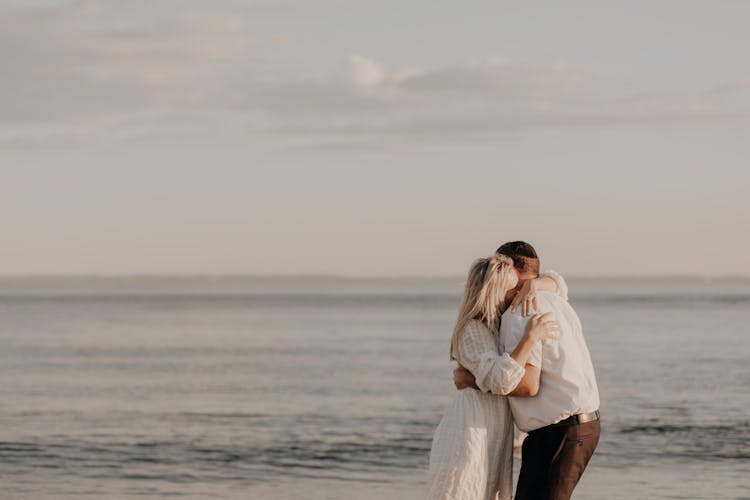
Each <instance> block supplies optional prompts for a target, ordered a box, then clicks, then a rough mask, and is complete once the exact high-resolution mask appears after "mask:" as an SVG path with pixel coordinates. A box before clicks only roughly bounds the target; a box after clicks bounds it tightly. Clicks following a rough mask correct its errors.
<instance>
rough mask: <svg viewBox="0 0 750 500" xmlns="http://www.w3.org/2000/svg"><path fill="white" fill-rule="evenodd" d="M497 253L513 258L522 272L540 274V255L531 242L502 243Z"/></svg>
mask: <svg viewBox="0 0 750 500" xmlns="http://www.w3.org/2000/svg"><path fill="white" fill-rule="evenodd" d="M495 253H499V254H503V255H507V256H508V257H510V258H511V259H513V266H514V267H515V268H516V269H518V270H519V271H521V272H522V273H532V274H539V255H537V253H536V250H534V247H533V246H531V244H530V243H526V242H525V241H509V242H508V243H503V244H502V245H500V247H499V248H498V249H497V251H496V252H495Z"/></svg>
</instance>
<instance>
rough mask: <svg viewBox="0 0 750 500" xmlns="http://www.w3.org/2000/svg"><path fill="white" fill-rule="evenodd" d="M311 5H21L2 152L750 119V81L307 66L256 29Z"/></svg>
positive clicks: (13, 11) (0, 125)
mask: <svg viewBox="0 0 750 500" xmlns="http://www.w3.org/2000/svg"><path fill="white" fill-rule="evenodd" d="M303 4H304V3H299V2H293V1H289V2H285V3H280V4H271V3H264V4H260V3H257V2H250V3H248V2H239V1H232V0H223V1H216V2H203V1H199V0H161V1H160V2H150V1H146V0H129V1H128V2H119V1H113V0H81V1H64V0H58V1H54V2H44V3H40V2H11V3H6V4H5V6H4V7H2V8H1V9H0V10H2V12H0V14H2V15H0V64H2V67H3V73H4V78H3V80H2V92H1V93H0V145H3V146H5V147H19V148H24V147H42V146H44V145H45V144H46V145H50V146H54V147H59V146H61V145H65V144H66V143H67V144H68V145H71V146H81V145H86V144H90V143H96V142H98V141H132V140H149V139H151V140H156V139H157V138H159V137H173V136H181V135H191V134H204V135H205V134H209V135H210V134H217V133H222V134H224V133H230V132H231V133H237V134H276V135H279V136H283V137H287V138H291V139H294V138H299V137H310V136H316V137H327V138H328V139H331V140H344V141H345V140H347V138H348V137H353V136H358V137H369V138H373V139H377V140H381V139H384V138H393V137H397V136H398V137H403V136H424V137H428V138H440V139H441V140H450V139H451V138H457V137H461V136H463V135H467V134H471V135H481V134H494V133H497V132H498V131H504V130H518V129H528V128H534V127H549V126H574V125H586V124H619V123H633V122H644V123H652V122H660V121H668V120H705V119H718V118H734V117H747V116H749V115H750V106H749V105H748V103H749V102H750V99H748V97H750V85H749V84H748V83H747V82H746V81H744V82H727V83H725V84H723V85H720V86H717V87H715V88H712V89H708V90H707V91H706V92H704V93H701V94H696V95H687V96H686V95H678V94H675V93H670V92H653V91H647V92H644V91H642V90H635V89H633V90H631V91H629V92H628V91H620V92H619V93H618V92H613V91H611V90H610V89H611V88H615V87H617V88H619V87H620V85H619V84H618V82H611V81H608V80H607V79H606V78H604V77H603V76H601V75H596V74H594V73H592V72H590V71H588V70H586V69H585V68H580V67H577V66H575V65H573V64H570V63H567V62H565V61H563V60H547V61H513V60H509V59H506V58H503V57H491V58H487V59H483V60H478V61H471V62H467V63H464V64H454V65H446V66H444V67H439V68H397V69H388V68H387V67H386V65H384V64H382V63H380V62H378V61H376V60H374V59H372V58H369V57H366V56H363V55H359V54H356V53H355V54H352V55H351V56H349V58H348V59H347V60H346V61H345V63H344V64H343V66H342V68H341V70H340V71H339V72H337V73H334V74H329V75H328V76H327V77H319V76H318V77H312V76H309V75H307V74H305V73H304V72H303V71H302V70H301V69H299V70H295V69H294V67H293V66H292V65H291V63H290V62H289V61H286V60H284V58H283V57H282V56H281V55H280V54H279V53H278V50H277V48H276V47H275V45H274V44H273V43H271V42H270V41H269V40H267V39H265V38H263V37H261V36H259V35H258V34H257V33H255V32H254V31H253V23H252V21H253V20H254V19H257V18H258V16H265V15H278V14H279V12H288V10H289V9H294V8H296V6H298V5H303Z"/></svg>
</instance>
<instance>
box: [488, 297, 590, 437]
mask: <svg viewBox="0 0 750 500" xmlns="http://www.w3.org/2000/svg"><path fill="white" fill-rule="evenodd" d="M566 292H567V290H566ZM537 305H538V311H537V312H539V313H546V312H552V313H553V314H554V315H555V318H556V319H557V321H558V322H559V323H560V331H559V332H558V334H559V338H558V339H556V340H545V341H544V342H537V344H536V345H535V346H534V348H533V349H532V352H531V356H530V357H529V360H528V361H527V363H528V364H530V365H533V366H536V367H537V368H540V369H541V379H540V384H539V392H538V394H537V395H536V396H535V397H516V396H511V397H509V400H510V407H511V410H512V411H513V419H514V420H515V422H516V425H517V426H518V428H519V429H521V430H522V431H524V432H529V431H533V430H534V429H539V428H540V427H544V426H547V425H550V424H554V423H557V422H559V421H561V420H564V419H566V418H568V417H570V416H571V415H577V414H579V413H589V412H593V411H595V410H598V409H599V390H598V388H597V386H596V378H595V377H594V367H593V365H592V363H591V355H590V354H589V350H588V347H586V340H585V339H584V338H583V330H582V328H581V321H580V319H578V315H577V314H576V312H575V311H574V310H573V308H572V307H571V306H570V304H568V301H567V293H563V294H556V293H552V292H539V293H537ZM530 319H531V316H527V317H525V318H524V317H523V316H522V312H521V308H520V307H519V308H518V309H517V310H516V312H515V313H512V312H511V311H510V308H508V309H507V310H506V311H505V313H504V314H503V318H502V323H501V325H500V345H501V348H502V350H503V351H504V352H512V351H513V350H514V349H515V348H516V346H517V345H518V343H519V342H520V341H521V338H522V337H523V334H524V332H525V331H526V325H527V324H528V322H529V320H530Z"/></svg>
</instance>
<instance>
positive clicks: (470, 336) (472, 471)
mask: <svg viewBox="0 0 750 500" xmlns="http://www.w3.org/2000/svg"><path fill="white" fill-rule="evenodd" d="M544 274H545V275H548V276H551V277H552V278H553V279H555V281H556V282H557V284H558V293H559V294H561V295H565V296H567V291H568V289H567V285H566V284H565V282H564V281H563V280H562V277H560V275H558V274H557V273H555V272H554V271H547V272H545V273H544ZM457 358H458V362H459V363H460V364H461V366H463V367H464V368H466V369H467V370H469V371H470V372H471V373H472V374H473V375H474V377H475V378H476V384H477V386H478V387H479V388H480V389H481V390H482V392H480V391H477V390H474V389H463V390H460V391H456V395H455V397H454V398H453V400H452V401H451V402H450V403H449V404H448V406H447V407H446V409H445V413H444V414H443V419H442V420H441V421H440V424H439V425H438V427H437V429H436V430H435V436H434V437H433V440H432V449H431V451H430V472H429V483H428V490H427V491H428V492H427V498H428V499H429V500H449V499H450V500H509V499H510V498H511V497H512V494H513V417H512V415H511V412H510V406H509V404H508V399H507V398H506V397H505V396H504V394H508V393H510V392H511V391H512V390H513V389H514V388H515V387H516V385H518V382H520V380H521V379H522V378H523V374H524V369H523V367H522V366H521V365H519V364H518V363H516V362H515V360H513V358H511V357H510V356H509V355H508V354H500V352H499V347H498V338H497V336H496V335H495V334H493V333H492V332H491V331H490V330H489V328H487V327H486V326H485V325H484V324H482V323H480V322H478V321H474V322H471V323H469V325H467V326H466V328H465V329H464V331H463V332H462V334H461V337H460V338H459V342H458V352H457ZM492 393H494V394H492ZM499 394H503V395H499Z"/></svg>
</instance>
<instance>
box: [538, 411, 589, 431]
mask: <svg viewBox="0 0 750 500" xmlns="http://www.w3.org/2000/svg"><path fill="white" fill-rule="evenodd" d="M599 417H600V414H599V410H596V411H592V412H591V413H581V414H579V415H572V416H570V417H568V418H566V419H565V420H560V421H559V422H557V423H556V424H552V425H548V426H547V427H563V426H567V425H578V424H585V423H587V422H595V421H596V420H599Z"/></svg>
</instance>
